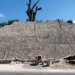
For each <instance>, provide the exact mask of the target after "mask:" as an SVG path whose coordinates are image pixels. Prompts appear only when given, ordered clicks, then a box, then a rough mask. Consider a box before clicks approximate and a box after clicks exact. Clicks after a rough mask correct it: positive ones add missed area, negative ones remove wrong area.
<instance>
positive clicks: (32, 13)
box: [26, 0, 42, 21]
mask: <svg viewBox="0 0 75 75" xmlns="http://www.w3.org/2000/svg"><path fill="white" fill-rule="evenodd" d="M31 1H32V0H29V3H26V5H27V6H28V9H27V11H26V14H27V16H28V19H27V21H35V18H36V14H37V11H38V10H41V9H42V8H41V7H39V8H38V7H37V6H36V5H37V4H38V2H39V0H38V1H37V2H36V3H35V4H34V5H33V6H32V8H31ZM34 10H35V11H34Z"/></svg>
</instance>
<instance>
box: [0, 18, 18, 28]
mask: <svg viewBox="0 0 75 75" xmlns="http://www.w3.org/2000/svg"><path fill="white" fill-rule="evenodd" d="M16 21H19V20H18V19H14V20H9V21H8V22H7V23H6V22H1V23H0V28H2V27H4V26H5V25H11V24H12V23H14V22H16Z"/></svg>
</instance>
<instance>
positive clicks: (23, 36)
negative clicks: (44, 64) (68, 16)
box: [0, 21, 75, 59]
mask: <svg viewBox="0 0 75 75" xmlns="http://www.w3.org/2000/svg"><path fill="white" fill-rule="evenodd" d="M74 53H75V24H68V23H65V22H60V24H59V22H58V21H47V22H42V23H39V22H14V23H13V24H12V25H7V26H5V27H3V28H0V59H13V58H20V59H25V58H33V57H34V56H36V55H37V54H39V55H42V56H43V57H45V58H62V57H65V56H67V55H69V54H74Z"/></svg>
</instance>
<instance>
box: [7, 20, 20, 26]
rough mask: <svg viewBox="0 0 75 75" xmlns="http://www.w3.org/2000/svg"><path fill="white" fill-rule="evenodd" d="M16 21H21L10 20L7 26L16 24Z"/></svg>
mask: <svg viewBox="0 0 75 75" xmlns="http://www.w3.org/2000/svg"><path fill="white" fill-rule="evenodd" d="M15 21H19V20H17V19H16V20H9V21H8V23H7V25H11V24H12V23H14V22H15Z"/></svg>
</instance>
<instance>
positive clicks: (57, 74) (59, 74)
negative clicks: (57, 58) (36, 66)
mask: <svg viewBox="0 0 75 75" xmlns="http://www.w3.org/2000/svg"><path fill="white" fill-rule="evenodd" d="M0 75H75V72H69V71H68V72H67V71H66V72H61V71H59V72H58V71H56V72H51V71H50V72H49V71H48V72H47V71H46V72H45V71H38V72H36V71H35V72H34V71H28V72H27V71H25V72H20V71H19V72H0Z"/></svg>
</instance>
